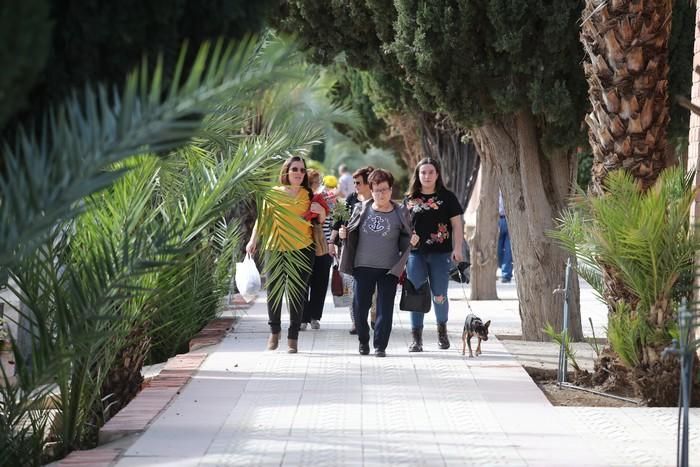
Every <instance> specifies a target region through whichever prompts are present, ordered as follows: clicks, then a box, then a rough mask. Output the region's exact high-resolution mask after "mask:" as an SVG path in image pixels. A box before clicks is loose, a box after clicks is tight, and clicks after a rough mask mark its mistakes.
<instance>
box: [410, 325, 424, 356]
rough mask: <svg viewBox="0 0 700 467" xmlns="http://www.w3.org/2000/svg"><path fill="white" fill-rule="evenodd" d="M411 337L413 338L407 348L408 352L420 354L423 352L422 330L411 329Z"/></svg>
mask: <svg viewBox="0 0 700 467" xmlns="http://www.w3.org/2000/svg"><path fill="white" fill-rule="evenodd" d="M411 335H412V336H413V342H412V343H411V345H409V346H408V351H409V352H422V351H423V328H413V329H411Z"/></svg>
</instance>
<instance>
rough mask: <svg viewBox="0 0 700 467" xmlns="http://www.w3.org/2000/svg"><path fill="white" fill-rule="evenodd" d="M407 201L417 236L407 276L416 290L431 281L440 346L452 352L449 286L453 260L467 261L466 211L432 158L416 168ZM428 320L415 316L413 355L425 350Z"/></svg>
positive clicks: (416, 314)
mask: <svg viewBox="0 0 700 467" xmlns="http://www.w3.org/2000/svg"><path fill="white" fill-rule="evenodd" d="M404 202H405V205H406V206H407V208H408V210H409V212H410V213H411V225H412V226H413V233H414V235H413V237H412V238H411V244H412V245H413V244H415V245H416V248H414V249H412V250H411V253H410V255H409V257H408V264H407V266H406V277H407V279H408V280H410V281H411V283H412V284H413V285H414V286H415V287H416V288H420V287H421V286H422V285H423V284H425V282H426V281H428V282H429V284H430V291H431V293H432V297H433V309H434V310H435V319H436V321H437V331H438V346H439V347H440V348H441V349H449V348H450V340H449V338H448V337H447V318H448V312H449V302H448V300H447V287H448V285H449V279H450V269H451V267H452V261H453V260H454V262H455V263H457V264H459V263H460V262H461V261H464V258H463V253H462V243H463V242H464V236H463V228H462V214H463V212H464V211H463V210H462V206H461V205H460V204H459V201H458V200H457V197H456V196H455V195H454V193H452V192H451V191H450V190H448V189H447V188H445V185H444V183H443V181H442V175H441V174H440V165H439V163H438V162H437V161H436V160H435V159H431V158H425V159H422V160H421V161H420V162H419V163H418V165H417V166H416V169H415V170H414V171H413V176H412V178H411V182H410V185H409V188H408V193H407V194H406V199H405V201H404ZM416 237H417V238H416ZM424 317H425V315H424V314H423V313H411V332H412V335H413V342H412V343H411V345H410V346H409V348H408V351H409V352H422V351H423V319H424Z"/></svg>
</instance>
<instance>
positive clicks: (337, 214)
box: [331, 203, 350, 223]
mask: <svg viewBox="0 0 700 467" xmlns="http://www.w3.org/2000/svg"><path fill="white" fill-rule="evenodd" d="M331 216H333V221H334V222H338V221H340V222H343V223H345V222H347V221H348V220H350V211H349V210H348V207H347V206H346V205H345V203H335V206H334V207H333V210H332V211H331Z"/></svg>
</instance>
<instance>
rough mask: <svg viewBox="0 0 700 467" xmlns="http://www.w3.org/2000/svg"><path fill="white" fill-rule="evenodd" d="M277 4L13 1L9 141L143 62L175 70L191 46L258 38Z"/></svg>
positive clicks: (5, 81)
mask: <svg viewBox="0 0 700 467" xmlns="http://www.w3.org/2000/svg"><path fill="white" fill-rule="evenodd" d="M273 4H276V1H275V0H259V1H256V2H247V1H245V0H216V1H208V2H197V1H193V0H155V1H149V2H142V1H136V0H125V1H121V2H83V1H78V0H11V1H9V2H3V4H2V6H0V26H2V27H0V41H2V43H3V44H12V45H13V46H12V47H8V48H7V49H8V51H10V52H11V54H7V55H3V54H0V58H1V59H2V60H3V65H4V66H3V69H4V70H5V73H4V74H3V76H4V78H0V85H2V90H3V93H2V94H0V104H1V105H0V109H2V110H0V129H3V128H5V130H4V133H5V135H8V134H11V131H12V128H13V127H14V126H15V125H16V123H18V122H20V121H24V122H28V121H31V120H32V119H33V116H34V115H38V114H40V113H41V112H43V111H44V110H45V109H46V108H47V107H48V105H49V104H51V103H55V102H57V101H58V100H60V99H62V98H63V97H65V95H66V94H67V93H68V92H69V91H70V90H71V89H76V88H80V87H82V86H83V85H84V84H85V83H88V82H92V83H95V82H114V81H115V79H117V78H120V77H122V76H124V74H125V73H126V72H128V71H129V70H131V69H133V68H134V67H135V66H137V65H138V64H139V63H140V61H141V60H142V58H143V57H144V56H150V57H154V56H155V55H156V54H162V55H163V57H164V64H165V69H166V71H170V70H172V69H173V68H174V66H175V62H176V60H177V53H178V50H179V48H180V46H181V44H182V43H183V42H184V41H189V42H190V44H191V48H190V49H191V50H192V51H194V50H196V49H197V46H198V45H199V44H200V43H201V42H203V41H204V40H207V39H216V38H218V37H224V38H232V39H238V38H241V37H243V36H244V35H246V34H248V33H253V32H258V31H260V30H261V29H262V27H263V26H264V24H265V18H266V15H267V13H268V11H269V10H270V8H271V6H272V5H273Z"/></svg>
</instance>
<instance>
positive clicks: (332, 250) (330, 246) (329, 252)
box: [328, 242, 338, 257]
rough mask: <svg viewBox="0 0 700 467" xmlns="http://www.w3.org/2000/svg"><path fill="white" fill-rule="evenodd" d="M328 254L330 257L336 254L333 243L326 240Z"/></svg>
mask: <svg viewBox="0 0 700 467" xmlns="http://www.w3.org/2000/svg"><path fill="white" fill-rule="evenodd" d="M328 254H329V255H331V257H335V256H336V255H337V254H338V252H337V251H336V250H335V243H333V242H328Z"/></svg>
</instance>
